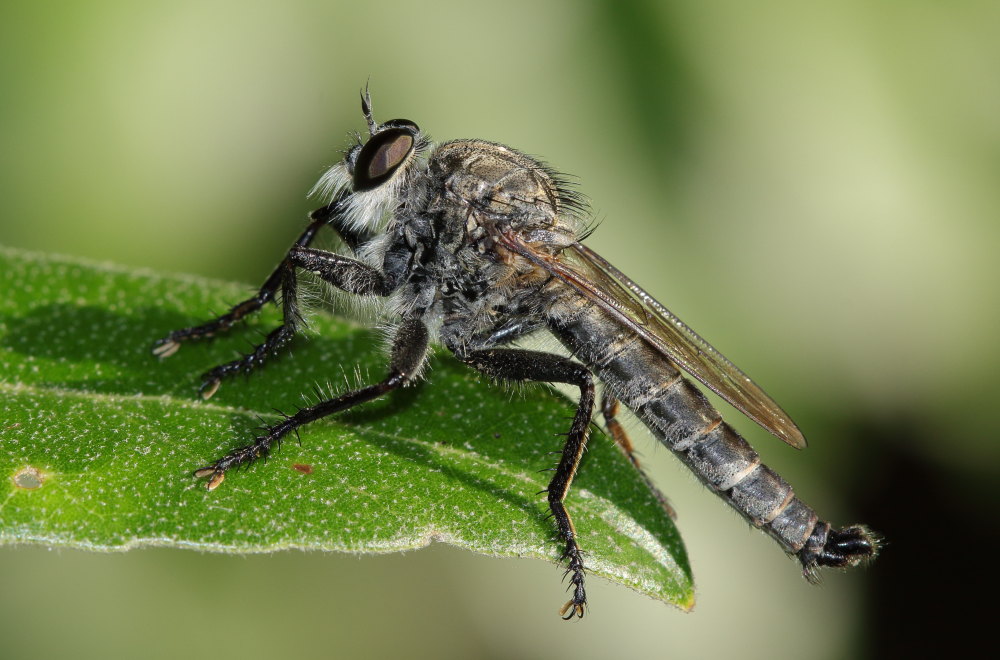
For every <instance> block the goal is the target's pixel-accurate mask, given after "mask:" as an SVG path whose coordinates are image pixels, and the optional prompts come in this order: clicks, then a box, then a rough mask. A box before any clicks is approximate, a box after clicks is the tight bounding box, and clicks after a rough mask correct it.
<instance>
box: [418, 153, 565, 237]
mask: <svg viewBox="0 0 1000 660" xmlns="http://www.w3.org/2000/svg"><path fill="white" fill-rule="evenodd" d="M428 172H429V176H430V178H431V180H432V181H433V185H434V187H435V191H434V192H435V193H436V195H435V200H434V201H433V202H432V203H433V204H435V205H436V206H437V207H438V208H439V209H440V210H443V211H445V212H447V213H448V214H449V215H450V216H451V217H452V219H453V221H454V222H455V223H459V224H460V226H461V227H462V229H463V230H465V231H466V232H468V233H469V235H470V237H472V238H473V239H475V238H476V237H477V236H476V235H477V234H481V233H486V234H488V233H491V232H500V231H512V232H517V233H521V234H525V233H530V232H535V233H537V235H535V236H533V238H532V242H539V243H544V244H549V243H551V244H552V247H553V248H555V249H556V250H558V249H561V248H562V247H565V246H566V245H568V244H570V243H572V242H573V241H574V240H576V237H577V234H578V232H579V226H580V221H579V219H578V217H577V215H576V211H578V210H580V209H581V208H582V205H581V203H580V201H579V199H578V197H577V196H576V195H574V194H573V193H572V192H571V191H569V190H568V189H567V188H566V187H565V184H563V183H562V182H561V181H560V180H559V179H558V177H557V176H556V175H555V174H554V173H553V172H551V171H549V170H548V169H547V168H546V167H545V166H544V165H542V164H541V163H539V162H538V161H536V160H534V159H533V158H531V157H529V156H526V155H525V154H522V153H521V152H519V151H517V150H515V149H512V148H511V147H508V146H505V145H502V144H495V143H492V142H486V141H483V140H456V141H454V142H446V143H444V144H442V145H440V146H439V147H438V148H437V149H435V151H434V152H433V153H432V154H431V156H430V160H429V162H428ZM548 251H551V250H548Z"/></svg>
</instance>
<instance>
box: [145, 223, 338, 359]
mask: <svg viewBox="0 0 1000 660" xmlns="http://www.w3.org/2000/svg"><path fill="white" fill-rule="evenodd" d="M326 208H327V207H324V208H323V209H320V211H322V210H324V209H326ZM317 214H319V211H317V212H315V213H314V214H313V216H314V217H313V218H312V220H311V222H310V223H309V226H308V227H306V229H305V231H304V232H302V234H301V235H300V236H299V237H298V239H296V241H295V244H294V246H293V248H292V249H295V248H296V247H300V246H302V247H304V246H307V245H309V244H310V243H312V240H313V239H314V238H315V237H316V232H317V231H319V229H320V227H322V226H323V225H324V224H326V222H327V221H328V217H327V216H326V215H325V214H319V215H318V216H317ZM288 265H289V264H288V257H287V256H286V257H285V258H284V259H282V260H281V263H279V264H278V266H277V268H275V269H274V271H273V272H272V273H271V275H270V276H268V278H267V279H266V280H265V281H264V285H263V286H261V287H260V290H259V291H258V292H257V293H256V295H254V296H253V297H251V298H247V299H246V300H243V301H241V302H238V303H236V304H235V305H233V306H232V307H231V308H230V309H229V311H228V312H226V313H225V314H223V315H222V316H220V317H218V318H215V319H212V320H211V321H208V322H207V323H202V324H201V325H195V326H191V327H189V328H181V329H180V330H174V331H173V332H171V333H170V334H169V335H167V336H166V337H163V338H162V339H158V340H156V342H154V343H153V355H155V356H156V357H159V358H166V357H170V356H171V355H173V354H174V353H176V352H177V349H179V348H180V347H181V343H182V342H185V341H191V340H196V339H207V338H209V337H214V336H215V335H216V334H218V333H220V332H225V331H226V330H228V329H229V328H231V327H233V325H234V324H236V323H237V322H239V321H242V320H243V319H244V318H246V317H247V316H248V315H250V314H253V313H254V312H257V311H259V310H260V308H261V307H263V306H264V305H265V304H267V303H268V302H270V301H272V300H274V296H275V294H277V293H278V289H280V288H282V285H283V281H284V279H285V273H286V271H287V270H288Z"/></svg>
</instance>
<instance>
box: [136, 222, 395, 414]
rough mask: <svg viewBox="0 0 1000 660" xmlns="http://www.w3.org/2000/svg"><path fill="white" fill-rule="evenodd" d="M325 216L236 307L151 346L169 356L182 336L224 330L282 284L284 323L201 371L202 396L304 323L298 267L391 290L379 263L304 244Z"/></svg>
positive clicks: (346, 283)
mask: <svg viewBox="0 0 1000 660" xmlns="http://www.w3.org/2000/svg"><path fill="white" fill-rule="evenodd" d="M321 210H322V209H321ZM318 213H319V212H317V214H318ZM317 214H314V216H316V215H317ZM326 219H327V218H326V217H325V216H323V215H319V216H318V217H314V219H313V223H312V224H310V226H309V229H308V230H307V231H306V232H304V233H303V234H302V236H300V237H299V240H298V241H296V244H295V245H294V246H293V247H292V249H291V250H289V251H288V254H287V255H286V257H285V258H284V259H283V260H282V262H281V264H279V265H278V267H277V268H276V269H275V271H274V273H272V274H271V276H270V277H269V278H268V279H267V282H265V284H264V286H263V287H262V288H261V290H260V292H259V293H258V294H257V295H256V296H255V297H253V298H250V299H248V300H245V301H243V302H241V303H240V304H238V305H236V306H235V307H233V308H232V309H231V310H230V311H229V313H227V314H224V315H223V316H221V317H219V318H217V319H215V320H214V321H210V322H208V323H205V324H203V325H200V326H195V327H192V328H185V329H183V330H177V331H175V332H172V333H171V334H170V335H168V336H167V337H166V338H164V339H161V340H160V341H159V342H157V343H156V345H155V347H154V349H153V352H154V354H156V355H158V356H159V357H167V356H169V355H172V354H173V353H174V352H176V351H177V349H178V348H179V346H180V342H181V341H185V340H188V339H200V338H203V337H210V336H212V335H214V334H215V333H217V332H219V331H221V330H226V329H228V328H229V327H231V326H232V325H233V323H235V322H236V321H238V320H240V319H242V318H243V317H244V316H246V315H247V314H250V313H251V312H255V311H257V310H259V309H260V308H261V307H262V306H263V305H264V304H265V303H266V302H268V301H270V300H273V299H274V296H275V293H276V291H277V289H278V288H279V287H280V289H281V303H282V324H281V325H280V326H278V327H277V328H275V329H274V330H272V331H271V332H270V333H269V334H268V335H267V337H266V338H265V340H264V342H263V343H261V344H259V345H257V346H255V347H254V349H253V350H252V351H251V352H250V353H248V354H246V355H244V356H242V357H240V358H238V359H236V360H233V361H231V362H227V363H225V364H221V365H219V366H217V367H215V368H214V369H211V370H210V371H207V372H206V373H204V374H203V375H202V386H201V396H202V397H203V398H205V399H207V398H209V397H211V396H212V395H213V394H215V392H216V391H217V390H218V389H219V385H220V384H221V383H222V379H223V378H225V377H227V376H231V375H233V374H236V373H248V372H250V371H252V370H253V369H255V368H256V367H258V366H260V365H261V364H263V363H264V362H265V361H266V360H267V358H269V357H270V356H271V355H274V354H275V353H276V352H277V351H278V350H279V349H280V348H281V347H282V346H284V345H285V344H287V343H288V341H289V340H290V339H291V338H292V337H293V336H294V335H295V333H296V331H297V330H298V329H299V327H300V325H301V323H302V316H301V314H300V312H299V306H298V280H297V278H296V274H295V271H296V269H299V268H301V269H305V270H309V271H311V272H315V273H317V274H319V276H320V277H322V278H323V279H324V280H326V281H327V282H330V283H331V284H334V285H335V286H338V287H340V288H341V289H344V290H345V291H348V292H349V293H354V294H358V295H387V294H388V293H389V290H388V289H389V287H388V285H387V283H386V278H385V277H384V276H383V275H382V273H381V272H379V271H378V270H377V269H375V268H372V267H371V266H368V265H366V264H363V263H360V262H358V261H354V260H353V259H348V258H346V257H341V256H340V255H337V254H333V253H331V252H324V251H322V250H313V249H311V248H308V247H305V245H306V244H308V243H309V242H310V241H311V240H312V238H313V236H314V235H315V232H316V229H318V228H319V226H320V225H321V224H322V223H323V222H325V221H326ZM345 240H346V239H345Z"/></svg>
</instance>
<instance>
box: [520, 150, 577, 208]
mask: <svg viewBox="0 0 1000 660" xmlns="http://www.w3.org/2000/svg"><path fill="white" fill-rule="evenodd" d="M531 158H532V159H534V160H535V161H536V162H537V163H538V164H539V165H540V166H541V169H542V172H544V173H545V175H546V176H547V177H549V179H550V180H551V181H552V183H553V184H554V185H555V187H556V193H557V194H558V195H559V202H560V204H562V207H563V208H564V209H565V210H566V211H567V212H568V213H569V214H571V215H573V216H575V217H577V218H579V219H581V220H583V219H586V218H587V217H589V216H590V200H589V199H588V198H587V196H586V195H584V194H583V193H582V192H580V191H579V190H577V186H578V185H579V183H578V182H577V181H571V180H570V179H576V178H577V177H575V176H573V175H572V174H565V173H563V172H560V171H558V170H556V169H555V168H554V167H552V166H551V165H549V164H548V163H546V162H545V161H543V160H541V159H538V158H535V157H534V156H532V157H531Z"/></svg>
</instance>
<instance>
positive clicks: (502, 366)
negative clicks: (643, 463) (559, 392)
mask: <svg viewBox="0 0 1000 660" xmlns="http://www.w3.org/2000/svg"><path fill="white" fill-rule="evenodd" d="M459 357H460V359H461V360H462V361H463V362H465V363H466V364H468V365H470V366H472V367H475V368H476V369H478V370H479V371H481V372H483V373H484V374H486V375H488V376H491V377H493V378H497V379H504V380H515V381H540V382H547V383H567V384H569V385H575V386H577V387H579V388H580V402H579V404H578V405H577V409H576V415H575V416H574V417H573V425H572V426H571V427H570V430H569V433H568V434H567V435H566V443H565V444H564V445H563V449H562V456H561V458H560V459H559V464H558V465H557V466H556V469H555V474H554V476H553V477H552V480H551V481H550V482H549V486H548V488H547V489H546V491H545V492H546V493H547V494H548V500H549V509H551V511H552V516H553V518H554V519H555V522H556V527H557V528H558V530H559V536H560V538H561V539H562V540H563V541H564V542H565V544H566V545H565V548H564V550H563V553H562V557H561V559H562V560H563V561H565V562H566V565H567V569H566V575H568V576H570V590H571V591H572V592H573V597H572V599H570V600H569V602H567V603H566V604H565V605H563V607H562V609H561V610H560V611H559V613H560V614H561V615H562V616H563V618H564V619H571V618H573V617H574V616H576V617H582V616H583V612H584V606H585V605H586V604H587V594H586V591H585V590H584V586H583V580H584V566H583V553H582V552H581V551H580V546H579V545H578V544H577V542H576V529H575V528H574V527H573V520H572V519H571V518H570V515H569V511H567V510H566V505H565V501H566V495H567V494H568V493H569V487H570V484H571V483H572V481H573V477H574V475H576V470H577V467H578V466H579V465H580V459H581V458H582V457H583V452H584V450H585V449H586V447H587V435H588V433H589V430H590V416H591V414H592V413H593V411H594V380H593V377H592V376H591V375H590V372H589V371H588V370H587V369H586V367H584V366H583V365H581V364H579V363H577V362H573V361H572V360H570V359H568V358H565V357H561V356H559V355H551V354H549V353H540V352H537V351H525V350H519V349H503V348H500V349H491V350H477V351H469V352H467V353H465V354H463V355H460V356H459Z"/></svg>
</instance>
